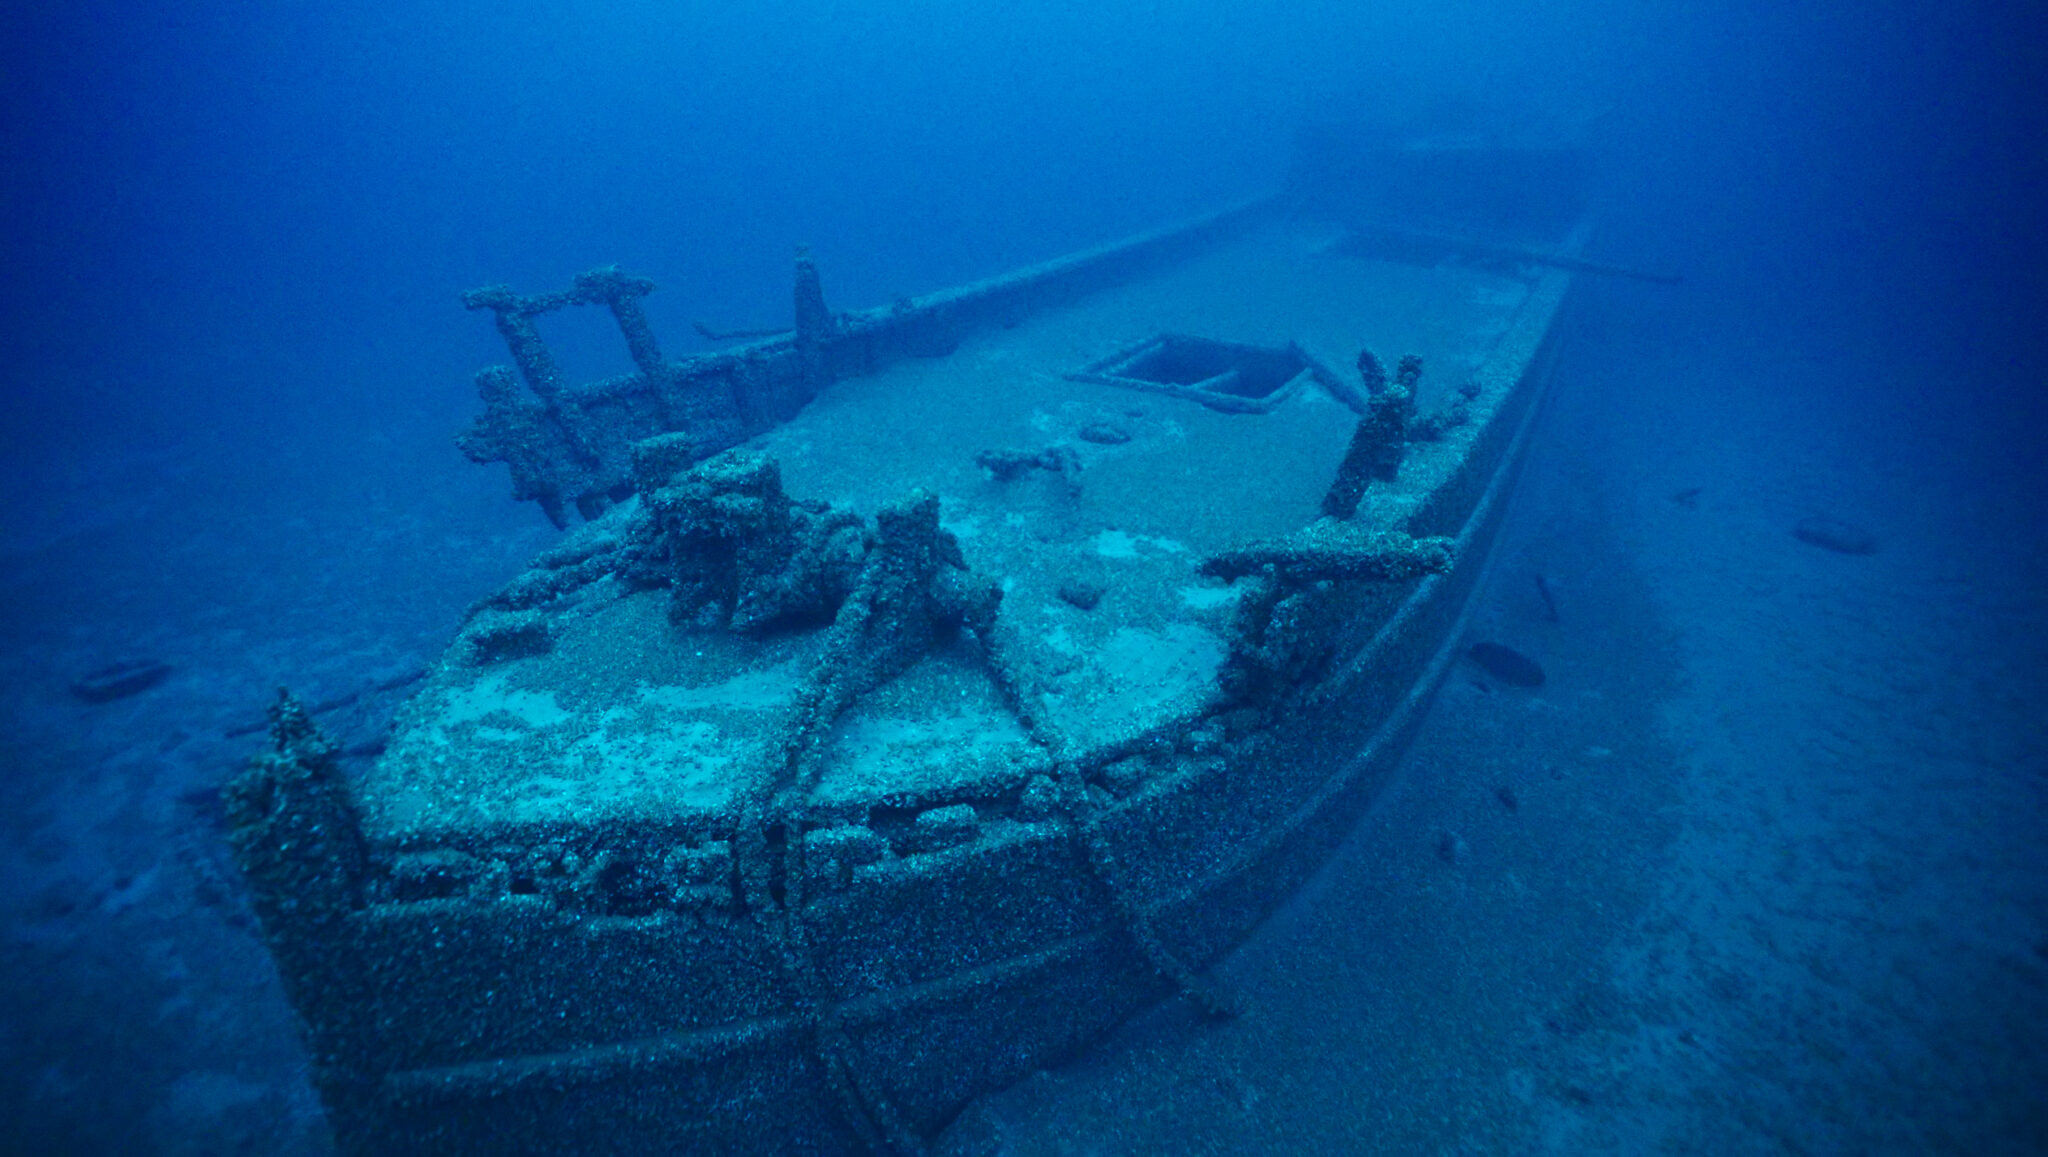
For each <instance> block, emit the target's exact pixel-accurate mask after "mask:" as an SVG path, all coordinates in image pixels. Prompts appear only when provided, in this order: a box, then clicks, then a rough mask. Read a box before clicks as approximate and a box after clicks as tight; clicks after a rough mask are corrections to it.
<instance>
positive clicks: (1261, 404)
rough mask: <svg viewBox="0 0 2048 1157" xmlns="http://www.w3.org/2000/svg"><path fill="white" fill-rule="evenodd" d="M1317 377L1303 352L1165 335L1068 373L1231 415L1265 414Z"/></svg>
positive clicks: (1076, 378)
mask: <svg viewBox="0 0 2048 1157" xmlns="http://www.w3.org/2000/svg"><path fill="white" fill-rule="evenodd" d="M1313 376H1315V368H1314V366H1313V364H1312V363H1311V362H1310V361H1309V359H1308V358H1307V357H1306V356H1305V355H1303V353H1302V352H1301V350H1300V349H1299V348H1298V347H1296V346H1294V345H1292V344H1290V345H1286V346H1256V345H1245V344H1243V343H1241V342H1228V341H1217V340H1215V339H1213V338H1205V337H1190V336H1188V335H1187V334H1178V333H1162V334H1155V335H1153V336H1152V337H1148V338H1146V339H1145V340H1144V341H1141V342H1139V343H1137V344H1136V345H1133V346H1127V347H1125V348H1124V349H1121V350H1118V351H1117V352H1116V353H1114V354H1111V355H1110V356H1108V357H1106V358H1101V359H1099V360H1097V361H1094V362H1091V363H1089V364H1088V365H1087V366H1085V367H1083V368H1082V369H1080V370H1078V371H1076V372H1074V373H1070V374H1068V375H1067V378H1068V379H1069V380H1071V381H1077V382H1093V383H1095V384H1097V385H1103V386H1122V387H1124V388H1125V389H1131V390H1145V391H1148V392H1151V393H1155V394H1171V395H1173V396H1174V397H1178V398H1186V399H1187V400H1189V401H1193V402H1200V403H1201V404H1203V405H1205V406H1208V407H1209V408H1210V409H1213V410H1222V411H1224V412H1226V413H1232V414H1263V413H1265V412H1266V411H1268V410H1270V409H1272V408H1273V407H1275V406H1277V405H1279V404H1280V403H1281V402H1284V401H1286V400H1287V398H1288V397H1289V396H1290V395H1292V394H1293V393H1294V391H1295V390H1297V389H1300V388H1301V385H1302V383H1304V382H1306V381H1307V380H1309V379H1310V378H1311V377H1313Z"/></svg>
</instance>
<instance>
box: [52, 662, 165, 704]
mask: <svg viewBox="0 0 2048 1157" xmlns="http://www.w3.org/2000/svg"><path fill="white" fill-rule="evenodd" d="M170 674H171V666H170V664H169V663H159V662H157V661H156V660H154V659H128V660H124V661H122V662H119V663H114V664H110V665H108V666H105V667H101V668H100V669H99V670H97V671H93V672H91V673H89V674H85V675H81V676H79V677H78V678H76V679H74V680H72V682H71V693H72V694H73V695H76V696H77V697H78V698H80V699H83V700H85V701H86V702H87V703H112V702H113V701H114V700H116V699H126V698H127V697H129V696H130V695H140V694H142V693H143V692H144V691H147V690H149V689H150V688H151V687H154V686H156V685H157V684H158V683H161V682H163V681H164V680H165V679H167V678H169V677H170Z"/></svg>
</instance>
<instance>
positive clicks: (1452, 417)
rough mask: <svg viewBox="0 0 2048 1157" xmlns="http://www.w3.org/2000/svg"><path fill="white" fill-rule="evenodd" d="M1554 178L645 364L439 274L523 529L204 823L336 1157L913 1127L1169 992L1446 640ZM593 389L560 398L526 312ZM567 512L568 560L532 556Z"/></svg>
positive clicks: (1497, 167)
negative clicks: (245, 916)
mask: <svg viewBox="0 0 2048 1157" xmlns="http://www.w3.org/2000/svg"><path fill="white" fill-rule="evenodd" d="M1581 170H1582V162H1581V158H1580V157H1579V155H1578V154H1577V153H1575V152H1572V151H1569V150H1558V149H1544V148H1514V147H1505V146H1501V145H1499V144H1496V143H1488V144H1484V145H1480V144H1471V143H1464V142H1448V143H1446V142H1438V143H1432V144H1427V145H1411V146H1404V147H1401V148H1372V149H1368V148H1364V147H1336V146H1333V145H1329V144H1327V143H1326V144H1325V145H1324V146H1323V147H1322V148H1321V149H1320V150H1319V151H1316V152H1314V153H1312V155H1310V156H1309V157H1308V158H1307V159H1305V160H1304V161H1303V163H1302V164H1301V165H1300V166H1299V169H1298V171H1297V172H1296V174H1295V179H1294V180H1293V181H1292V182H1291V183H1290V185H1289V187H1288V189H1287V190H1286V191H1285V192H1284V193H1282V194H1280V195H1277V196H1273V197H1268V198H1263V199H1260V200H1258V201H1255V202H1252V203H1248V204H1243V205H1239V206H1235V207H1232V208H1230V209H1228V210H1226V211H1223V212H1219V213H1216V214H1213V215H1210V216H1207V217H1204V218H1201V219H1199V220H1195V221H1191V222H1185V223H1182V224H1178V225H1175V226H1172V227H1169V228H1164V229H1161V230H1158V231H1155V232H1151V233H1147V234H1144V235H1142V236H1138V237H1134V238H1130V239H1127V240H1124V241H1121V242H1118V243H1115V244H1111V245H1107V246H1104V247H1102V248H1099V249H1095V250H1092V251H1088V252H1083V253H1078V254H1074V255H1071V256H1067V257H1063V258H1060V259H1058V260H1054V261H1049V262H1047V263H1045V264H1042V265H1038V266H1034V267H1031V268H1027V269H1022V270H1019V271H1017V272H1014V273H1011V274H1008V275H1006V276H1002V277H997V278H993V279H990V280H987V281H984V282H980V283H977V284H972V285H967V286H963V287H960V288H957V289H953V290H949V291H946V292H941V293H933V294H929V295H925V296H921V297H916V298H911V299H905V300H899V301H896V302H893V303H890V304H887V305H883V306H881V307H878V308H874V309H868V310H863V311H855V312H835V311H834V310H832V309H831V308H829V307H828V305H827V301H826V297H825V294H824V290H823V288H822V281H821V278H820V277H819V275H818V271H817V269H816V268H815V267H814V265H813V263H812V262H811V261H810V259H809V258H808V257H806V256H803V255H801V254H800V255H799V257H798V260H797V264H796V290H795V294H794V318H793V322H792V324H791V326H790V327H789V328H788V329H787V330H786V331H783V332H780V333H775V334H771V335H767V336H753V337H751V338H748V339H747V340H744V341H742V342H741V343H740V344H737V345H735V346H732V347H731V348H728V349H724V350H720V351H717V352H712V353H706V354H701V355H698V356H693V357H689V358H685V359H680V360H670V359H668V358H667V357H665V356H664V355H663V353H662V352H661V348H660V345H659V343H658V340H657V337H656V335H655V334H654V332H653V330H652V327H651V326H650V325H649V323H648V320H647V318H646V316H645V314H644V312H643V310H642V308H641V299H642V298H643V297H644V296H645V295H646V294H647V293H649V292H650V291H652V290H653V288H654V286H653V283H652V282H650V281H647V280H645V279H642V278H639V277H635V276H630V275H628V274H626V273H622V272H620V271H619V270H617V269H602V270H597V271H594V272H592V273H589V274H586V275H584V276H581V277H578V278H576V279H575V280H574V282H573V284H572V285H571V287H570V288H568V289H566V290H563V291H560V292H554V293H545V294H532V295H527V294H519V293H515V292H513V291H512V290H510V289H507V288H503V287H495V288H489V289H483V290H478V291H474V292H472V293H471V294H469V295H468V296H467V299H466V300H467V304H468V305H469V306H470V307H471V308H472V309H475V310H478V311H482V312H485V313H488V314H489V315H490V316H491V317H492V318H493V320H494V321H495V323H496V325H497V327H498V329H499V331H500V332H501V333H502V334H503V336H504V338H505V340H506V342H507V344H508V347H509V349H510V353H511V357H512V362H513V365H512V366H509V367H496V368H492V369H487V370H485V371H483V373H482V374H480V375H479V377H478V379H477V382H478V387H479V390H480V392H481V394H482V396H483V401H484V412H483V414H482V415H481V417H479V418H478V419H477V421H476V424H475V425H474V427H473V428H472V429H471V430H470V431H468V432H467V433H466V434H465V435H463V437H462V440H461V441H462V446H463V448H464V449H465V450H466V451H467V452H468V453H469V454H470V455H471V456H472V457H474V458H476V459H478V460H479V461H485V462H502V463H504V464H505V465H506V466H507V467H509V469H510V472H511V477H512V482H513V488H514V493H515V494H516V495H517V496H518V497H520V498H523V499H530V500H532V501H534V502H536V503H538V504H539V505H540V506H541V508H542V509H544V510H545V511H546V512H547V514H548V515H549V517H551V518H553V519H554V520H555V521H556V522H557V523H558V524H560V525H562V526H564V527H565V529H566V530H567V533H566V534H565V535H564V537H563V538H562V540H561V542H560V544H559V545H557V546H555V547H554V548H552V549H550V550H548V551H547V552H545V553H544V554H542V555H541V556H540V557H538V558H537V559H535V560H534V562H533V564H532V566H531V567H530V569H528V570H527V571H526V572H525V573H523V574H521V575H519V576H518V577H517V578H515V579H513V580H512V581H511V582H510V583H509V584H507V585H506V586H505V587H504V588H503V589H502V590H501V591H499V592H497V593H495V594H494V595H492V596H490V597H489V598H486V599H484V600H483V601H482V602H480V603H479V604H478V605H477V606H476V607H475V608H474V609H473V611H472V612H471V614H470V615H469V617H468V619H467V621H466V622H465V624H464V625H463V627H462V630H461V633H460V635H459V637H458V638H457V639H456V641H455V642H454V644H453V645H452V646H451V647H450V648H449V650H448V652H447V654H446V655H445V656H444V657H443V659H442V660H441V661H440V662H439V664H438V665H437V666H436V667H435V668H434V669H433V670H432V671H431V672H430V673H429V674H428V675H427V677H426V678H425V679H424V680H422V681H421V682H420V684H419V686H418V689H417V691H416V694H415V695H414V697H413V698H412V699H411V701H410V703H409V704H408V705H407V706H406V707H405V708H404V709H403V710H402V712H401V714H400V717H399V719H398V722H397V724H396V726H395V729H394V731H393V733H392V735H391V737H390V740H389V743H388V745H387V746H386V748H385V750H384V752H383V754H382V755H381V756H380V757H379V758H378V759H377V761H376V763H375V765H374V766H373V767H372V768H371V769H370V770H369V771H368V772H367V773H365V774H362V775H359V776H358V775H349V774H344V773H343V771H342V769H341V767H340V765H339V764H338V762H337V759H336V755H335V753H334V751H333V749H332V747H331V746H330V745H328V744H327V743H326V742H325V741H324V740H323V739H322V738H321V736H320V735H319V733H318V732H317V730H316V729H315V728H314V727H313V725H312V723H311V721H310V718H309V716H308V715H307V713H306V712H305V710H304V709H303V708H301V707H299V706H298V705H297V704H295V703H294V702H292V701H291V700H290V699H289V698H285V699H281V701H280V703H279V704H278V706H277V707H276V708H275V709H274V710H273V724H272V736H271V744H270V748H269V750H268V751H267V752H266V753H265V754H264V755H263V756H261V757H260V758H259V759H258V760H256V761H255V763H254V764H253V765H252V767H251V768H250V769H249V770H248V771H247V772H246V773H245V774H244V775H242V776H241V777H240V778H239V779H238V780H236V781H235V782H234V783H233V784H232V785H231V786H230V788H229V790H228V812H229V816H230V819H231V824H232V827H231V838H232V840H233V843H234V847H235V852H236V856H237V859H238V862H239V863H240V865H241V867H242V869H243V871H244V873H245V875H246V877H247V879H248V881H249V884H250V886H251V893H252V897H253V903H254V906H255V909H256V912H257V914H258V916H259V917H260V920H261V924H262V927H263V930H264V934H265V937H266V939H267V940H268V943H269V945H270V948H271V951H272V954H273V956H274V958H275V960H276V962H277V966H278V968H279V971H280V974H281V975H282V977H283V980H284V984H285V987H286V990H287V992H288V993H289V995H290V997H291V999H292V1001H293V1002H294V1004H295V1006H296V1008H297V1010H298V1012H299V1014H300V1017H301V1019H302V1022H303V1025H304V1030H305V1035H306V1040H307V1044H308V1049H309V1053H310V1056H311V1060H312V1066H313V1074H314V1078H315V1082H316V1084H317V1085H318V1087H319V1090H320V1092H321V1094H322V1096H323V1098H324V1100H325V1104H326V1106H327V1109H328V1113H329V1116H330V1119H331V1121H332V1125H333V1129H334V1133H335V1136H336V1138H337V1141H338V1143H339V1145H340V1147H341V1148H342V1150H344V1151H346V1152H349V1153H360V1154H373V1153H375V1154H382V1153H399V1152H403V1153H415V1154H419V1153H449V1154H486V1153H488V1154H496V1153H566V1152H574V1153H583V1154H596V1153H669V1152H681V1151H704V1152H732V1153H746V1152H758V1153H786V1152H819V1153H843V1152H918V1151H920V1150H922V1149H923V1148H925V1147H926V1146H928V1145H930V1144H931V1143H932V1142H933V1140H934V1138H935V1137H937V1136H939V1135H940V1134H941V1132H942V1131H943V1130H944V1129H945V1127H946V1126H947V1124H948V1122H949V1121H951V1120H952V1119H953V1118H954V1117H955V1116H956V1114H957V1113H958V1112H959V1111H960V1109H961V1108H962V1107H963V1106H964V1105H966V1104H967V1103H969V1102H970V1101H971V1100H972V1099H973V1098H975V1097H976V1096H977V1095H979V1094H981V1093H984V1092H986V1091H989V1090H992V1089H995V1088H999V1087H1002V1086H1003V1085H1005V1084H1007V1083H1009V1082H1012V1081H1014V1080H1015V1079H1017V1078H1019V1077H1021V1076H1023V1075H1025V1074H1027V1073H1029V1072H1031V1071H1033V1070H1035V1069H1038V1068H1043V1067H1045V1066H1047V1065H1049V1064H1053V1063H1056V1062H1058V1061H1059V1060H1060V1059H1062V1058H1064V1057H1069V1056H1072V1055H1074V1054H1075V1053H1077V1052H1078V1051H1079V1050H1082V1049H1085V1048H1086V1047H1087V1046H1088V1044H1089V1043H1090V1042H1091V1041H1092V1040H1094V1039H1096V1038H1097V1037H1099V1036H1100V1035H1101V1034H1103V1033H1104V1032H1105V1031H1107V1030H1108V1029H1109V1028H1111V1027H1113V1026H1114V1025H1116V1024H1117V1023H1118V1022H1119V1021H1121V1020H1122V1019H1124V1018H1126V1017H1128V1016H1129V1015H1131V1014H1132V1013H1133V1012H1134V1011H1136V1010H1137V1009H1139V1008H1142V1007H1144V1006H1145V1005H1147V1004H1148V1003H1150V1002H1155V1001H1158V1000H1161V999H1166V998H1173V997H1179V998H1185V999H1190V1000H1193V1001H1196V1002H1198V1003H1199V1004H1200V1006H1201V1007H1202V1008H1203V1009H1205V1010H1206V1011H1208V1012H1210V1013H1212V1014H1214V1015H1219V1016H1227V1015H1230V1013H1231V1011H1232V1009H1233V1007H1234V1004H1235V998H1234V996H1233V995H1232V994H1231V993H1228V992H1225V991H1222V990H1220V989H1219V988H1218V987H1217V986H1216V985H1214V984H1213V983H1212V982H1211V981H1210V980H1209V979H1208V978H1207V976H1206V973H1205V970H1206V969H1207V967H1208V966H1209V965H1210V964H1212V963H1213V962H1214V961H1216V960H1217V959H1218V957H1219V956H1220V955H1222V954H1223V953H1225V952H1227V951H1228V950H1229V949H1230V948H1231V947H1232V946H1233V945H1235V944H1237V943H1238V942H1240V941H1241V940H1242V939H1243V938H1244V937H1245V935H1246V934H1247V933H1248V932H1249V931H1250V930H1251V929H1252V927H1253V926H1254V925H1255V924H1256V923H1257V922H1258V921H1259V920H1260V919H1261V918H1262V917H1263V916H1264V915H1265V914H1266V913H1267V912H1268V911H1270V910H1271V909H1272V907H1273V906H1274V905H1275V904H1276V903H1277V902H1278V901H1279V900H1280V899H1282V898H1284V897H1285V896H1287V895H1288V894H1289V893H1290V892H1291V891H1292V890H1293V889H1294V888H1295V887H1297V886H1298V885H1299V884H1300V883H1301V882H1302V881H1303V880H1304V879H1305V878H1306V877H1307V876H1308V875H1309V874H1310V873H1312V872H1313V871H1314V870H1315V869H1316V867H1317V866H1318V864H1319V863H1321V862H1322V860H1323V859H1324V858H1325V856H1326V855H1327V853H1328V852H1329V851H1330V850H1331V849H1332V848H1333V847H1334V845H1335V844H1336V843H1337V842H1338V841H1339V840H1340V839H1341V838H1342V837H1343V835H1344V834H1345V832H1346V831H1347V829H1348V828H1349V827H1350V826H1351V825H1352V823H1353V821H1354V820H1355V819H1356V817H1357V816H1358V815H1359V814H1360V813H1361V811H1362V810H1363V809H1364V808H1365V807H1366V806H1367V805H1368V804H1369V803H1370V801H1371V800H1372V799H1373V797H1374V795H1375V793H1376V792H1377V791H1378V790H1379V789H1380V787H1381V786H1382V784H1383V783H1384V782H1385V780H1386V778H1387V775H1388V773H1389V771H1390V769H1391V768H1392V767H1393V766H1394V764H1395V763H1396V761H1397V760H1398V758H1399V756H1400V754H1401V752H1402V749H1403V746H1404V743H1405V742H1406V741H1407V739H1408V737H1409V736H1410V735H1411V733H1412V732H1413V730H1414V728H1415V727H1416V725H1417V724H1418V722H1419V720H1420V718H1421V716H1422V713H1423V709H1424V707H1425V706H1426V704H1427V702H1428V700H1429V697H1430V696H1431V694H1432V693H1433V690H1434V688H1435V687H1436V686H1437V685H1438V683H1439V682H1440V680H1441V678H1442V676H1443V674H1444V672H1445V671H1446V669H1447V668H1448V667H1449V666H1450V664H1451V663H1452V662H1453V661H1454V659H1455V658H1456V656H1457V655H1458V654H1459V650H1460V645H1461V622H1462V617H1463V615H1464V611H1465V606H1466V602H1467V599H1468V595H1469V594H1470V592H1471V591H1472V590H1473V588H1474V585H1475V583H1476V582H1477V581H1478V578H1479V576H1480V574H1481V571H1482V569H1483V567H1484V565H1485V560H1486V555H1487V549H1488V546H1489V543H1490V540H1491V539H1492V538H1493V536H1494V533H1495V530H1496V528H1497V526H1498V525H1499V523H1500V521H1501V519H1502V512H1503V510H1504V508H1505V506H1506V500H1507V496H1508V493H1509V490H1510V487H1511V483H1512V479H1513V477H1514V474H1515V472H1516V468H1517V464H1518V463H1519V461H1520V460H1521V458H1522V455H1523V451H1524V448H1525V445H1526V443H1527V441H1528V438H1529V431H1530V428H1531V425H1532V421H1533V417H1534V415H1535V413H1536V412H1537V409H1538V406H1539V403H1540V400H1541V398H1542V395H1543V392H1544V389H1545V385H1546V381H1547V378H1548V375H1549V370H1550V366H1551V363H1552V361H1553V359H1554V356H1555V352H1556V349H1557V346H1558V343H1559V341H1560V335H1561V334H1562V332H1563V329H1564V323H1565V319H1566V316H1567V312H1568V306H1569V302H1570V299H1571V296H1572V289H1573V285H1574V282H1575V280H1576V279H1578V278H1580V277H1581V276H1582V275H1584V274H1585V273H1586V272H1587V271H1588V270H1589V269H1590V270H1594V271H1598V267H1593V266H1588V265H1587V264H1586V263H1585V262H1584V261H1582V260H1580V259H1579V258H1578V257H1577V256H1576V253H1577V252H1578V248H1579V246H1580V244H1581V243H1582V242H1583V240H1584V235H1585V226H1584V223H1583V220H1582V213H1581V198H1580V188H1579V186H1580V184H1581V180H1582V171H1581ZM565 309H602V310H608V311H610V313H611V314H612V315H613V316H614V317H615V318H616V320H617V323H618V326H619V329H620V333H621V336H622V338H623V340H624V342H625V344H626V347H627V349H628V351H629V352H630V354H631V357H632V359H633V363H634V365H635V367H636V369H635V370H634V371H633V372H632V373H629V374H626V375H623V376H620V377H616V378H612V379H608V380H602V381H595V382H570V381H567V380H565V379H564V376H563V373H562V371H561V369H560V368H559V367H558V366H557V364H556V362H555V360H554V358H553V357H552V355H551V354H550V351H549V348H548V346H547V344H546V342H545V341H544V340H543V337H542V335H541V328H542V326H544V325H545V323H546V319H547V316H548V315H549V314H550V313H552V312H554V311H557V310H565ZM571 523H574V524H575V525H574V526H573V529H569V527H570V524H571Z"/></svg>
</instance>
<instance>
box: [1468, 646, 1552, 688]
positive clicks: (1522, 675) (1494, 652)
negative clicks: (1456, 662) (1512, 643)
mask: <svg viewBox="0 0 2048 1157" xmlns="http://www.w3.org/2000/svg"><path fill="white" fill-rule="evenodd" d="M1465 657H1466V658H1468V659H1470V660H1472V661H1473V662H1474V663H1477V664H1479V668H1480V670H1483V671H1485V672H1486V673H1487V674H1489V675H1491V676H1493V677H1494V678H1496V679H1498V680H1500V681H1501V682H1503V683H1506V684H1508V685H1510V686H1513V687H1541V686H1543V678H1544V676H1543V665H1542V664H1541V663H1538V662H1537V661H1536V660H1534V659H1531V658H1530V657H1529V656H1527V655H1524V654H1523V653H1521V652H1520V651H1517V650H1515V649H1514V648H1513V647H1504V646H1502V645H1501V644H1499V643H1474V644H1472V645H1471V646H1470V647H1468V648H1466V650H1465Z"/></svg>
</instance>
